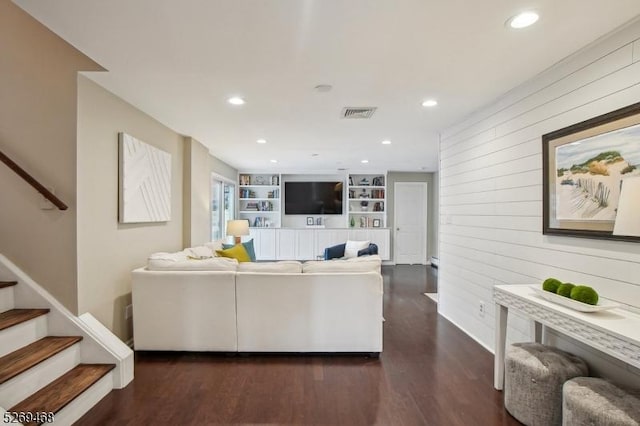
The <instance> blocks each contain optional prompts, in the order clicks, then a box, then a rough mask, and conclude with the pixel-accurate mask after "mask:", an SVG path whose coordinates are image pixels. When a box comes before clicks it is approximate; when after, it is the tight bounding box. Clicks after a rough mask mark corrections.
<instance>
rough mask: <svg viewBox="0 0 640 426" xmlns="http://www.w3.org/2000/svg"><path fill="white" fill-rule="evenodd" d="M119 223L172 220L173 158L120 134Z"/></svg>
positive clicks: (131, 137) (124, 134) (146, 144)
mask: <svg viewBox="0 0 640 426" xmlns="http://www.w3.org/2000/svg"><path fill="white" fill-rule="evenodd" d="M118 157H119V158H118V160H119V161H118V165H119V170H118V178H119V179H118V181H119V182H118V183H119V188H118V189H119V191H118V220H119V222H120V223H144V222H167V221H169V220H171V154H169V153H168V152H165V151H162V150H160V149H158V148H156V147H154V146H151V145H149V144H148V143H145V142H142V141H141V140H139V139H136V138H134V137H133V136H131V135H128V134H126V133H119V134H118Z"/></svg>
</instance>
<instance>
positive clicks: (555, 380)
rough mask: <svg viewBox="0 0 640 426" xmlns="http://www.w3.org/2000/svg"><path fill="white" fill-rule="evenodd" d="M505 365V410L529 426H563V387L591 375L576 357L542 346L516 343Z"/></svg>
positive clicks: (507, 355)
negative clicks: (567, 383) (568, 381)
mask: <svg viewBox="0 0 640 426" xmlns="http://www.w3.org/2000/svg"><path fill="white" fill-rule="evenodd" d="M504 363H505V366H504V367H505V380H504V406H505V408H506V409H507V411H509V413H511V415H512V416H513V417H515V418H516V419H518V420H519V421H520V422H522V423H524V424H525V425H528V426H554V425H560V424H561V423H562V385H563V384H564V382H566V381H567V380H568V379H571V378H574V377H578V376H586V375H587V374H588V368H587V364H585V362H584V361H583V360H581V359H580V358H578V357H577V356H575V355H571V354H569V353H566V352H563V351H561V350H559V349H556V348H552V347H549V346H545V345H542V344H540V343H514V344H513V345H511V346H510V347H509V349H508V350H507V353H506V356H505V361H504Z"/></svg>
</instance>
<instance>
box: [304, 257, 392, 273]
mask: <svg viewBox="0 0 640 426" xmlns="http://www.w3.org/2000/svg"><path fill="white" fill-rule="evenodd" d="M381 266H382V259H381V258H380V256H379V255H377V254H376V255H373V256H360V257H354V258H350V259H332V260H310V261H308V262H305V263H304V264H303V265H302V272H303V273H306V274H311V273H322V272H378V273H380V268H381Z"/></svg>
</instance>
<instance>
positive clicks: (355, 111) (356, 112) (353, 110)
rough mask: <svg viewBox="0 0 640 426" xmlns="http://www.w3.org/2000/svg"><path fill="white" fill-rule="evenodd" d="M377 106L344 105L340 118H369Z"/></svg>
mask: <svg viewBox="0 0 640 426" xmlns="http://www.w3.org/2000/svg"><path fill="white" fill-rule="evenodd" d="M376 109H377V107H345V108H343V109H342V113H341V114H340V118H371V116H372V115H373V113H374V112H376Z"/></svg>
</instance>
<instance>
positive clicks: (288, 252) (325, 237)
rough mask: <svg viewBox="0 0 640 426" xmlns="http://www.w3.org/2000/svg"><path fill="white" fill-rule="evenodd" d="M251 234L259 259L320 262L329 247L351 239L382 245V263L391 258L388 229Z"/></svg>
mask: <svg viewBox="0 0 640 426" xmlns="http://www.w3.org/2000/svg"><path fill="white" fill-rule="evenodd" d="M249 232H250V235H249V238H253V246H254V249H255V251H256V258H257V259H258V260H316V259H318V258H321V256H322V255H323V254H324V249H325V248H327V247H331V246H334V245H336V244H342V243H344V242H346V241H347V240H357V241H371V242H372V243H374V244H377V245H378V253H379V254H380V257H381V258H382V260H389V256H390V253H389V251H390V250H389V245H390V236H389V234H390V232H389V229H387V228H380V229H371V228H352V229H347V228H251V229H250V230H249Z"/></svg>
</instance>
